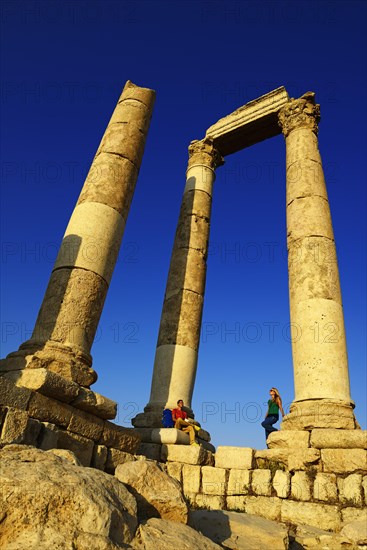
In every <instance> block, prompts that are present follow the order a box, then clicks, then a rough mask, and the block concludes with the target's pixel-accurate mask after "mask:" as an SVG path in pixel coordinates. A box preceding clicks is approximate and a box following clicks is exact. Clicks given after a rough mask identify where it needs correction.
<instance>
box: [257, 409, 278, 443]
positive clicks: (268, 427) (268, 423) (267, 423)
mask: <svg viewBox="0 0 367 550" xmlns="http://www.w3.org/2000/svg"><path fill="white" fill-rule="evenodd" d="M278 419H279V416H277V415H275V414H269V416H267V417H266V418H265V420H264V421H263V422H261V425H262V427H263V428H264V429H265V436H266V439H268V436H269V434H271V432H277V431H278V430H277V428H274V426H273V424H275V423H276V422H278Z"/></svg>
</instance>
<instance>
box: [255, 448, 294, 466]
mask: <svg viewBox="0 0 367 550" xmlns="http://www.w3.org/2000/svg"><path fill="white" fill-rule="evenodd" d="M289 455H290V451H289V449H265V450H263V451H255V463H256V466H257V467H258V468H268V467H269V465H270V464H272V465H277V464H278V466H279V467H280V468H282V467H284V466H288V457H289Z"/></svg>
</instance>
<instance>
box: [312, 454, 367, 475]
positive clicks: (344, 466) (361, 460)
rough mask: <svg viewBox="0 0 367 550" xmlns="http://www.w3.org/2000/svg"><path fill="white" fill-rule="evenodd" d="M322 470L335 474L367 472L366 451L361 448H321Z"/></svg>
mask: <svg viewBox="0 0 367 550" xmlns="http://www.w3.org/2000/svg"><path fill="white" fill-rule="evenodd" d="M321 460H322V462H323V465H324V472H331V473H335V474H344V473H353V472H356V471H362V472H367V451H365V450H363V449H322V450H321Z"/></svg>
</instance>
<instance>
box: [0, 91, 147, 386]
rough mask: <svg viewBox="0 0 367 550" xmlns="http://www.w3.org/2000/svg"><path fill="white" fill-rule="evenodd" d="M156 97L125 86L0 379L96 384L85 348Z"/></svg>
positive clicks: (115, 253) (121, 229)
mask: <svg viewBox="0 0 367 550" xmlns="http://www.w3.org/2000/svg"><path fill="white" fill-rule="evenodd" d="M154 98H155V92H154V91H153V90H150V89H148V88H141V87H138V86H135V85H134V84H133V83H132V82H130V81H128V82H127V83H126V85H125V87H124V90H123V92H122V95H121V97H120V99H119V101H118V103H117V106H116V108H115V110H114V112H113V115H112V118H111V120H110V122H109V124H108V126H107V129H106V132H105V134H104V136H103V138H102V141H101V143H100V146H99V148H98V150H97V153H96V155H95V157H94V159H93V162H92V165H91V168H90V171H89V173H88V175H87V178H86V181H85V183H84V186H83V188H82V191H81V193H80V196H79V199H78V201H77V204H76V207H75V209H74V211H73V213H72V216H71V218H70V221H69V224H68V226H67V228H66V232H65V235H64V238H63V241H62V244H61V247H60V250H59V254H58V256H57V259H56V262H55V265H54V268H53V270H52V274H51V277H50V281H49V284H48V287H47V290H46V293H45V296H44V299H43V303H42V305H41V308H40V311H39V314H38V318H37V321H36V324H35V328H34V331H33V334H32V337H31V339H30V340H28V341H26V342H24V343H23V344H22V345H21V346H20V348H19V350H18V351H17V352H14V353H11V354H10V355H8V357H7V358H6V359H5V360H3V361H2V364H1V366H0V370H1V371H2V372H8V371H20V370H22V369H24V368H40V367H43V368H46V369H49V370H50V371H53V372H56V373H57V374H59V375H61V376H63V377H64V378H66V379H68V380H71V381H73V382H76V383H77V384H79V385H80V386H84V387H87V388H88V387H89V386H90V385H91V384H93V383H94V382H95V381H96V378H97V374H96V372H95V371H94V370H93V369H92V367H91V365H92V357H91V355H90V350H91V346H92V343H93V340H94V337H95V333H96V330H97V325H98V322H99V318H100V315H101V313H102V308H103V304H104V300H105V297H106V294H107V290H108V287H109V283H110V280H111V276H112V272H113V270H114V266H115V263H116V260H117V256H118V252H119V248H120V243H121V239H122V236H123V233H124V228H125V223H126V219H127V216H128V212H129V208H130V203H131V199H132V196H133V193H134V189H135V184H136V181H137V177H138V172H139V168H140V164H141V160H142V156H143V152H144V146H145V140H146V136H147V132H148V129H149V124H150V119H151V115H152V109H153V104H154Z"/></svg>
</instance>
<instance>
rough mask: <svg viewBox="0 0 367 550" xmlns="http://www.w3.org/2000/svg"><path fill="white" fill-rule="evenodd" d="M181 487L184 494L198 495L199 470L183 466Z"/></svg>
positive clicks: (189, 465)
mask: <svg viewBox="0 0 367 550" xmlns="http://www.w3.org/2000/svg"><path fill="white" fill-rule="evenodd" d="M182 486H183V492H184V494H185V495H186V494H190V493H200V489H201V468H200V466H193V465H191V464H184V465H183V468H182Z"/></svg>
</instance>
